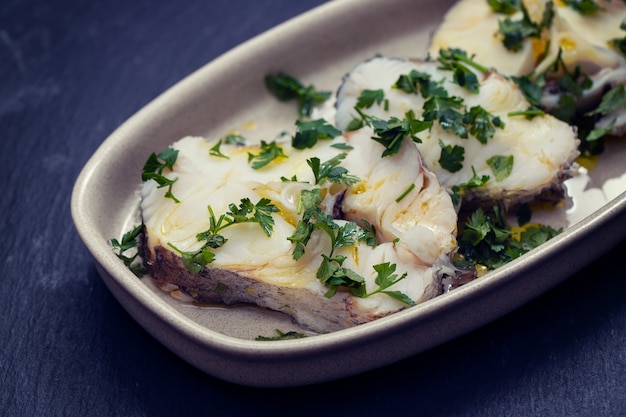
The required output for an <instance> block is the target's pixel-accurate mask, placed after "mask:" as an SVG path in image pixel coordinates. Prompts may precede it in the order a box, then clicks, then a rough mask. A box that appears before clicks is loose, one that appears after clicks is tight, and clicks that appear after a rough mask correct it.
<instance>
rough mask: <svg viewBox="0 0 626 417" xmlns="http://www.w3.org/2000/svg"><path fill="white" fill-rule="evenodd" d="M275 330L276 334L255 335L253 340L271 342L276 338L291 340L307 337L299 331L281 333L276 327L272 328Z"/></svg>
mask: <svg viewBox="0 0 626 417" xmlns="http://www.w3.org/2000/svg"><path fill="white" fill-rule="evenodd" d="M274 331H275V332H276V336H270V337H267V336H257V337H256V338H255V339H254V340H258V341H261V342H272V341H276V340H293V339H302V338H304V337H307V335H306V334H304V333H299V332H294V331H291V332H286V333H283V332H281V331H280V330H278V329H275V330H274Z"/></svg>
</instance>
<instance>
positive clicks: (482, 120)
mask: <svg viewBox="0 0 626 417" xmlns="http://www.w3.org/2000/svg"><path fill="white" fill-rule="evenodd" d="M463 123H465V124H466V125H468V126H469V132H470V133H471V134H472V135H473V136H474V137H475V138H476V139H478V141H479V142H480V143H482V144H485V143H487V140H488V139H490V138H492V137H493V135H494V134H495V133H496V129H495V128H496V127H498V128H500V129H503V128H504V122H502V120H501V119H500V118H499V117H497V116H494V115H492V114H491V113H489V112H488V111H487V110H485V109H484V108H483V107H482V106H474V107H472V108H471V109H470V111H469V112H467V113H465V115H464V116H463Z"/></svg>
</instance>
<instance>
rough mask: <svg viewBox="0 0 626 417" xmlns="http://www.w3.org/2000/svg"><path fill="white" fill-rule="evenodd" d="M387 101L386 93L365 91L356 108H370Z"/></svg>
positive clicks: (379, 90)
mask: <svg viewBox="0 0 626 417" xmlns="http://www.w3.org/2000/svg"><path fill="white" fill-rule="evenodd" d="M384 99H385V92H384V91H383V90H381V89H378V90H363V91H362V92H361V95H360V96H359V98H358V99H357V101H356V107H358V108H359V109H364V108H368V109H369V108H370V107H372V106H373V105H374V103H376V104H381V103H382V102H383V100H384Z"/></svg>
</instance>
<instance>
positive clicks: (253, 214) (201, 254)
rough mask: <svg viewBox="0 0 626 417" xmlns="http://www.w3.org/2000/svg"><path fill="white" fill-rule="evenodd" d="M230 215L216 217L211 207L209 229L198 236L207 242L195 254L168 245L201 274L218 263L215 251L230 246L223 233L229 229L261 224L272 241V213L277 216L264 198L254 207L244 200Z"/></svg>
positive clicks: (230, 207)
mask: <svg viewBox="0 0 626 417" xmlns="http://www.w3.org/2000/svg"><path fill="white" fill-rule="evenodd" d="M228 208H229V211H228V212H226V213H225V214H222V215H220V216H219V217H217V216H216V215H215V213H214V212H213V208H212V207H211V206H208V207H207V209H208V211H209V228H208V229H207V230H205V231H203V232H200V233H198V234H197V235H196V239H197V240H198V242H202V241H204V245H203V246H202V247H201V248H200V249H198V250H196V251H182V250H180V249H178V248H177V247H176V246H174V245H173V244H172V243H169V246H170V247H171V248H173V249H174V250H176V252H178V253H179V254H180V256H181V258H182V261H183V264H184V265H185V267H186V268H187V269H188V270H189V271H191V272H192V273H194V274H198V273H200V272H201V271H202V269H203V268H204V267H205V266H206V265H207V264H210V263H211V262H213V260H214V259H215V253H214V252H213V250H214V249H218V248H221V247H222V246H224V244H225V243H226V242H227V240H228V239H226V238H225V237H224V236H223V235H222V234H221V233H220V232H221V231H222V230H224V229H225V228H227V227H230V226H233V225H235V224H241V223H258V224H259V226H260V227H261V229H262V230H263V232H264V233H265V235H266V236H268V237H270V236H271V235H272V231H273V228H274V219H273V218H272V215H271V214H272V213H276V212H278V211H279V210H278V208H277V207H276V206H274V205H273V204H272V203H271V201H270V200H269V199H267V198H262V199H260V200H259V202H258V203H256V204H253V203H252V202H251V201H250V199H248V198H242V199H241V201H240V204H239V206H237V205H236V204H234V203H232V204H229V206H228Z"/></svg>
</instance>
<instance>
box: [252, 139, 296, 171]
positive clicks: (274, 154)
mask: <svg viewBox="0 0 626 417" xmlns="http://www.w3.org/2000/svg"><path fill="white" fill-rule="evenodd" d="M278 158H287V155H285V153H284V152H283V148H281V147H280V146H278V144H277V143H276V141H272V142H269V143H268V142H266V141H264V140H262V141H261V151H260V152H259V153H258V154H256V155H255V154H252V153H250V152H248V163H250V166H251V167H252V169H261V168H263V167H264V166H266V165H268V164H269V163H270V162H272V161H273V160H275V159H278Z"/></svg>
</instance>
